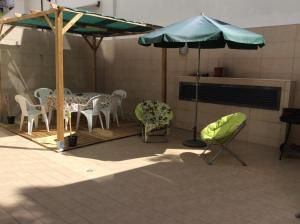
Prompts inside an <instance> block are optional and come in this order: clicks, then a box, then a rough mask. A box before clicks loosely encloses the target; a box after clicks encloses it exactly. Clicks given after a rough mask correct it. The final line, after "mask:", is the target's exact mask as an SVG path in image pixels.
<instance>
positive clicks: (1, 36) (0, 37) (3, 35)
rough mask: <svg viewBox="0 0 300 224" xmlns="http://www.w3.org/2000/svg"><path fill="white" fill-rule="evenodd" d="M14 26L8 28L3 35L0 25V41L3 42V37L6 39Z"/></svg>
mask: <svg viewBox="0 0 300 224" xmlns="http://www.w3.org/2000/svg"><path fill="white" fill-rule="evenodd" d="M15 27H16V26H10V27H9V28H8V29H7V30H6V31H5V32H4V33H3V34H2V30H3V24H1V33H0V34H1V35H0V41H1V40H3V38H4V37H6V36H7V35H8V34H9V33H10V32H11V31H12V30H13V29H14V28H15Z"/></svg>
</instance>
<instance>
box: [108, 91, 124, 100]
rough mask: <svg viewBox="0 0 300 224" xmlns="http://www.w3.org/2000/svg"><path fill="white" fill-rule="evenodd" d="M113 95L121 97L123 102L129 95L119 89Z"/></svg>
mask: <svg viewBox="0 0 300 224" xmlns="http://www.w3.org/2000/svg"><path fill="white" fill-rule="evenodd" d="M112 95H118V96H120V97H121V100H123V99H125V98H126V97H127V93H126V91H125V90H122V89H117V90H115V91H113V92H112Z"/></svg>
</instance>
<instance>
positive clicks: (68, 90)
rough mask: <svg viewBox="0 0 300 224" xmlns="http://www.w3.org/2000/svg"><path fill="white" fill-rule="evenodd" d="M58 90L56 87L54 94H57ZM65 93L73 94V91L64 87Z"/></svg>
mask: <svg viewBox="0 0 300 224" xmlns="http://www.w3.org/2000/svg"><path fill="white" fill-rule="evenodd" d="M56 91H57V90H56V89H55V90H54V94H56ZM64 94H65V95H71V94H73V93H72V91H71V90H70V89H68V88H64Z"/></svg>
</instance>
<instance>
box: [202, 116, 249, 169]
mask: <svg viewBox="0 0 300 224" xmlns="http://www.w3.org/2000/svg"><path fill="white" fill-rule="evenodd" d="M246 121H247V118H246V115H245V114H243V113H240V112H238V113H234V114H230V115H227V116H224V117H222V118H221V119H220V120H218V121H216V122H214V123H212V124H209V125H208V126H207V127H205V128H204V129H203V130H202V131H201V139H202V140H203V141H205V142H206V143H207V146H208V147H209V146H210V145H220V146H221V149H220V150H219V151H218V152H217V153H216V155H215V156H214V157H213V158H212V159H211V160H210V161H209V162H208V164H209V165H212V163H213V161H214V160H215V159H216V158H217V157H218V156H219V155H220V154H221V153H223V152H224V151H227V152H229V153H230V154H231V155H232V156H233V157H234V158H236V159H237V160H238V161H239V162H240V163H241V164H242V165H243V166H246V163H245V162H244V161H243V160H242V159H240V158H239V157H238V156H237V155H236V154H235V153H233V152H232V151H231V150H230V149H229V148H228V145H229V144H230V142H231V141H232V140H233V139H234V138H235V137H236V136H237V135H238V134H239V133H240V131H241V130H242V129H243V128H244V127H245V126H246ZM208 147H207V148H206V150H208Z"/></svg>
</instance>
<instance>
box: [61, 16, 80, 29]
mask: <svg viewBox="0 0 300 224" xmlns="http://www.w3.org/2000/svg"><path fill="white" fill-rule="evenodd" d="M82 16H83V13H78V14H77V15H75V16H74V17H73V18H72V19H71V20H70V21H69V22H68V23H67V24H66V25H65V26H64V28H63V30H62V32H63V34H65V33H66V32H67V31H68V30H69V29H70V28H71V27H72V26H74V25H75V23H76V22H77V21H78V20H79V19H80V18H81V17H82Z"/></svg>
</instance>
